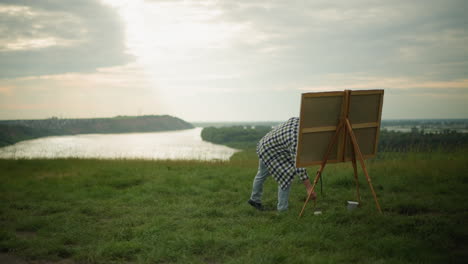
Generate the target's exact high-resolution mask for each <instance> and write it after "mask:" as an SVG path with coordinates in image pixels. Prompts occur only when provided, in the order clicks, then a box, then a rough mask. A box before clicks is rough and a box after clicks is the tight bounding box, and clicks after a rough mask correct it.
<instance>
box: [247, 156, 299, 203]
mask: <svg viewBox="0 0 468 264" xmlns="http://www.w3.org/2000/svg"><path fill="white" fill-rule="evenodd" d="M269 175H270V173H269V172H268V169H267V167H266V166H265V164H264V163H263V161H262V160H261V159H259V160H258V172H257V175H256V176H255V178H254V181H253V185H252V195H250V199H251V200H252V201H254V202H257V203H261V202H262V193H263V183H264V182H265V180H266V179H267V177H268V176H269ZM291 185H292V184H289V186H288V188H287V189H286V190H283V189H281V187H280V186H279V185H278V206H277V209H278V211H286V210H288V205H289V203H288V200H289V191H290V190H291Z"/></svg>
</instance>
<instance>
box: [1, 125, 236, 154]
mask: <svg viewBox="0 0 468 264" xmlns="http://www.w3.org/2000/svg"><path fill="white" fill-rule="evenodd" d="M201 130H202V128H194V129H188V130H180V131H170V132H154V133H126V134H82V135H73V136H54V137H45V138H38V139H33V140H27V141H22V142H18V143H16V144H14V145H11V146H7V147H3V148H0V158H10V159H11V158H13V159H14V158H70V157H75V158H100V159H120V158H125V159H184V160H193V159H195V160H228V159H229V158H230V157H231V156H232V155H233V154H234V153H235V152H237V151H238V150H235V149H232V148H229V147H226V146H222V145H216V144H212V143H209V142H205V141H203V140H202V139H201Z"/></svg>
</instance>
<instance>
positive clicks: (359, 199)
mask: <svg viewBox="0 0 468 264" xmlns="http://www.w3.org/2000/svg"><path fill="white" fill-rule="evenodd" d="M351 149H352V159H353V160H352V161H353V170H354V180H355V181H356V195H357V200H358V202H359V204H361V194H360V193H359V180H358V172H357V164H356V153H355V151H354V147H352V148H351Z"/></svg>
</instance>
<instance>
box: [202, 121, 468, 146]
mask: <svg viewBox="0 0 468 264" xmlns="http://www.w3.org/2000/svg"><path fill="white" fill-rule="evenodd" d="M270 130H271V128H270V127H254V128H253V127H243V126H235V127H221V128H215V127H207V128H204V129H203V131H202V139H203V140H205V141H209V142H212V143H216V144H223V145H227V146H229V147H233V148H238V149H247V148H255V147H256V144H257V142H258V141H259V140H260V139H261V138H262V137H263V136H264V135H265V134H266V133H268V132H269V131H270ZM467 147H468V134H466V133H459V132H455V131H449V130H446V131H444V132H443V133H437V134H435V133H433V134H431V133H424V132H423V131H419V130H418V129H413V130H412V132H410V133H408V132H397V131H387V130H382V131H380V136H379V151H397V152H407V151H435V150H444V151H450V150H456V149H461V148H467Z"/></svg>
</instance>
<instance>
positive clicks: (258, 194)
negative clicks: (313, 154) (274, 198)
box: [248, 117, 317, 211]
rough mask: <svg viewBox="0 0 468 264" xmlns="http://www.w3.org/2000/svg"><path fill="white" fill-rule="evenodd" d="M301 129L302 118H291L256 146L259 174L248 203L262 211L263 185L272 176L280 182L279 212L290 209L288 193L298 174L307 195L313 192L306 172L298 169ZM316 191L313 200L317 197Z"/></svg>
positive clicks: (255, 179) (303, 169)
mask: <svg viewBox="0 0 468 264" xmlns="http://www.w3.org/2000/svg"><path fill="white" fill-rule="evenodd" d="M298 130H299V118H297V117H292V118H290V119H289V120H288V121H286V122H285V123H283V124H281V125H279V126H277V127H275V128H273V129H272V130H271V131H270V132H268V133H267V134H266V135H265V136H264V137H263V138H262V139H261V140H260V141H259V142H258V144H257V155H258V172H257V175H256V176H255V178H254V180H253V185H252V194H251V195H250V199H249V201H248V203H249V204H250V205H251V206H253V207H255V208H256V209H258V210H261V211H263V210H264V207H263V205H262V192H263V184H264V182H265V180H266V178H267V177H268V175H272V176H273V178H275V180H276V181H277V182H278V206H277V209H278V211H286V210H287V209H288V200H289V191H290V189H291V184H292V181H293V179H294V176H295V175H298V176H299V178H300V179H301V180H302V183H303V184H304V186H305V187H306V191H307V194H309V193H310V192H312V185H311V184H310V180H309V177H308V175H307V170H306V169H305V168H296V165H295V160H296V147H297V136H298V132H299V131H298ZM316 196H317V195H316V193H315V192H314V193H313V194H312V196H311V198H313V199H315V198H316Z"/></svg>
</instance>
